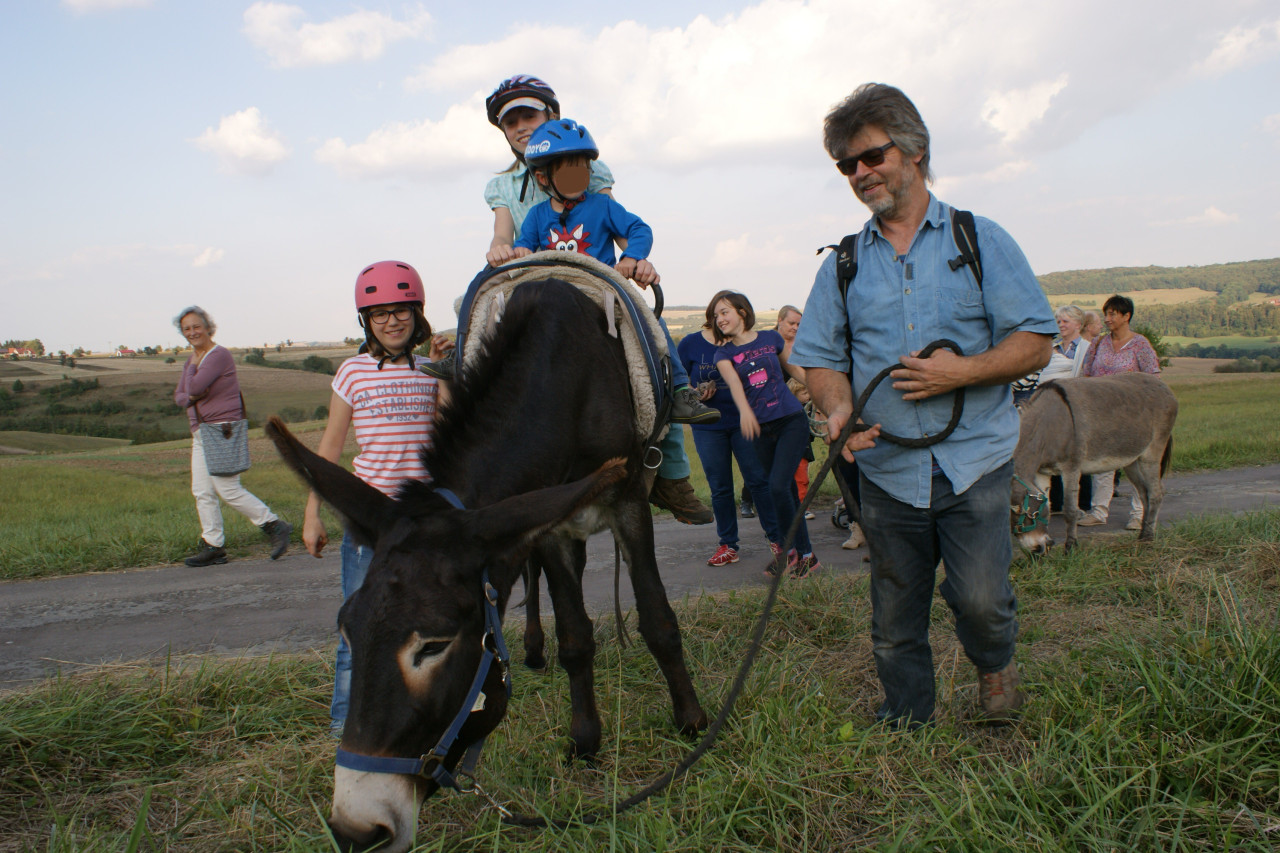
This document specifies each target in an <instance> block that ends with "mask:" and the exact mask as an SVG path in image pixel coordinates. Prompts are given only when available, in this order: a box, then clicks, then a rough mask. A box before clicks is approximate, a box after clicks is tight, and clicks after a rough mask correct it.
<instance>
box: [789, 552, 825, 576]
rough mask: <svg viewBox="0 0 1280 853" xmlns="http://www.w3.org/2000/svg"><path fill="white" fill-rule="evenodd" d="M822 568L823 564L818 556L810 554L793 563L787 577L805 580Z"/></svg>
mask: <svg viewBox="0 0 1280 853" xmlns="http://www.w3.org/2000/svg"><path fill="white" fill-rule="evenodd" d="M820 568H822V564H821V563H819V562H818V558H817V557H815V556H814V555H813V554H810V555H809V556H807V557H801V558H800V559H799V560H796V561H795V562H794V563H792V564H791V566H790V568H788V569H787V577H789V578H791V579H792V580H797V581H798V580H804V579H805V578H807V577H809V575H810V574H812V573H813V572H816V571H817V570H818V569H820Z"/></svg>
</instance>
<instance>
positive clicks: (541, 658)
mask: <svg viewBox="0 0 1280 853" xmlns="http://www.w3.org/2000/svg"><path fill="white" fill-rule="evenodd" d="M524 665H525V667H527V668H528V669H531V670H533V671H534V672H544V673H545V672H546V671H547V658H546V656H545V655H543V654H542V653H541V652H538V653H537V654H533V653H531V652H526V653H525V656H524Z"/></svg>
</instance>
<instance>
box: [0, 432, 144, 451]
mask: <svg viewBox="0 0 1280 853" xmlns="http://www.w3.org/2000/svg"><path fill="white" fill-rule="evenodd" d="M128 443H129V440H128V439H126V438H98V437H96V436H88V435H51V434H49V433H47V432H24V431H22V430H0V447H7V448H14V449H16V450H24V451H29V452H31V453H74V452H76V451H80V450H93V449H97V448H102V447H119V446H120V445H122V444H128ZM4 452H5V451H3V450H0V453H4Z"/></svg>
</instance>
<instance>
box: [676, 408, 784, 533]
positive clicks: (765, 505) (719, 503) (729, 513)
mask: <svg viewBox="0 0 1280 853" xmlns="http://www.w3.org/2000/svg"><path fill="white" fill-rule="evenodd" d="M693 445H694V447H696V448H697V450H698V458H699V459H701V460H702V472H703V473H704V474H706V475H707V485H708V486H709V487H710V488H711V511H712V512H713V513H715V516H716V534H717V535H718V536H719V537H720V544H721V545H728V546H729V547H730V548H737V547H738V505H737V502H736V501H735V500H734V494H733V460H734V459H737V460H738V470H739V471H741V472H742V481H743V483H745V484H746V485H747V486H748V487H749V488H750V489H751V490H752V492H753V494H756V495H760V496H761V497H762V498H763V500H759V501H758V502H757V503H756V509H757V510H758V513H759V516H758V517H759V519H760V526H761V527H763V528H764V535H765V536H768V537H769V541H770V542H777V543H778V544H782V534H783V531H781V530H779V529H778V515H777V513H776V512H774V510H773V501H772V500H770V499H769V485H768V481H767V480H766V479H765V476H764V469H763V468H761V467H760V460H759V459H758V458H757V457H756V452H755V449H754V448H753V447H752V446H751V442H749V441H747V439H746V437H745V436H743V434H742V431H741V430H738V429H695V430H694V431H693Z"/></svg>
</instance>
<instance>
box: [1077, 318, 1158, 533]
mask: <svg viewBox="0 0 1280 853" xmlns="http://www.w3.org/2000/svg"><path fill="white" fill-rule="evenodd" d="M1132 319H1133V300H1132V299H1130V298H1128V297H1127V296H1121V295H1119V294H1116V295H1115V296H1113V297H1111V298H1110V299H1108V300H1107V301H1106V302H1104V303H1102V322H1103V323H1105V324H1106V326H1107V334H1105V335H1103V336H1101V337H1099V338H1098V339H1097V340H1095V341H1094V342H1093V344H1092V345H1091V346H1090V347H1089V351H1088V352H1087V353H1085V356H1084V366H1083V367H1082V368H1081V369H1080V375H1081V376H1114V375H1116V374H1117V373H1159V372H1160V356H1158V355H1156V351H1155V348H1154V347H1153V346H1151V341H1149V340H1147V339H1146V338H1145V337H1144V336H1142V335H1140V334H1138V333H1137V332H1135V331H1134V330H1133V329H1131V328H1129V321H1130V320H1132ZM1115 485H1116V473H1115V472H1114V471H1112V472H1110V473H1108V474H1094V475H1093V508H1092V509H1090V510H1089V512H1088V513H1087V514H1085V515H1084V516H1083V517H1082V518H1081V519H1080V522H1079V523H1080V526H1082V527H1092V526H1095V525H1099V524H1106V523H1107V517H1108V516H1109V515H1110V514H1111V495H1112V494H1113V493H1114V492H1115ZM1143 512H1144V510H1143V507H1142V501H1140V500H1139V499H1138V493H1137V492H1136V491H1135V492H1134V494H1133V497H1132V499H1131V501H1130V504H1129V522H1128V524H1126V525H1125V530H1141V529H1142V516H1143Z"/></svg>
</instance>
